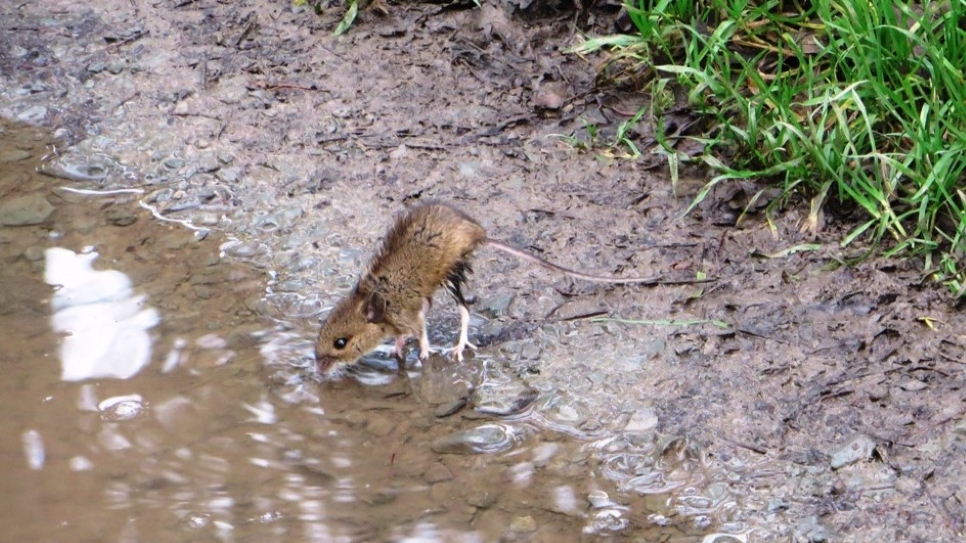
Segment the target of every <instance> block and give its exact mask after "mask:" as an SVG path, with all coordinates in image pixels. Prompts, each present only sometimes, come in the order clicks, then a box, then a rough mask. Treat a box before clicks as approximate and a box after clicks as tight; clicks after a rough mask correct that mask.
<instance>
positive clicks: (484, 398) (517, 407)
mask: <svg viewBox="0 0 966 543" xmlns="http://www.w3.org/2000/svg"><path fill="white" fill-rule="evenodd" d="M538 396H539V393H538V392H537V391H536V390H533V389H531V388H529V387H527V386H525V385H523V384H522V383H520V382H519V381H513V382H509V383H496V382H493V383H486V384H484V385H481V386H479V387H477V388H476V390H474V391H473V405H474V407H475V409H476V411H478V412H480V413H486V414H488V415H496V416H499V417H506V416H510V415H516V414H517V413H520V412H521V411H523V410H525V409H526V408H528V407H530V406H531V405H532V404H533V402H534V401H535V400H536V399H537V397H538Z"/></svg>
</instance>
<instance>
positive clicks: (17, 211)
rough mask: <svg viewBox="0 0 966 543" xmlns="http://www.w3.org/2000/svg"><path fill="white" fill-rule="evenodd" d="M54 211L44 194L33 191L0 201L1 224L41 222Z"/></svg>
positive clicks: (26, 224)
mask: <svg viewBox="0 0 966 543" xmlns="http://www.w3.org/2000/svg"><path fill="white" fill-rule="evenodd" d="M53 213H54V206H52V205H50V202H48V201H47V198H45V197H44V195H43V194H40V193H33V194H27V195H25V196H19V197H16V198H11V199H9V200H6V201H3V202H0V224H2V225H4V226H28V225H33V224H41V223H43V222H44V221H46V220H47V219H48V218H50V216H51V215H52V214H53Z"/></svg>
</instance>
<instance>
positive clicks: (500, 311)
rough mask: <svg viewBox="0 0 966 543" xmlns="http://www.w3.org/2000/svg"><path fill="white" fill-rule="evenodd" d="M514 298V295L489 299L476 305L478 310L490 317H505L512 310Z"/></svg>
mask: <svg viewBox="0 0 966 543" xmlns="http://www.w3.org/2000/svg"><path fill="white" fill-rule="evenodd" d="M513 298H514V295H512V294H508V295H506V296H497V297H495V298H488V299H486V300H484V301H482V302H481V303H478V304H476V310H477V311H479V312H481V313H483V314H484V315H487V316H490V317H496V316H499V315H505V314H506V312H507V310H509V308H510V304H512V303H513Z"/></svg>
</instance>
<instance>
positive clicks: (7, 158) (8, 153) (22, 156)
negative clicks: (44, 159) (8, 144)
mask: <svg viewBox="0 0 966 543" xmlns="http://www.w3.org/2000/svg"><path fill="white" fill-rule="evenodd" d="M28 158H30V153H29V152H27V151H24V150H23V149H5V150H3V151H0V162H19V161H21V160H26V159H28Z"/></svg>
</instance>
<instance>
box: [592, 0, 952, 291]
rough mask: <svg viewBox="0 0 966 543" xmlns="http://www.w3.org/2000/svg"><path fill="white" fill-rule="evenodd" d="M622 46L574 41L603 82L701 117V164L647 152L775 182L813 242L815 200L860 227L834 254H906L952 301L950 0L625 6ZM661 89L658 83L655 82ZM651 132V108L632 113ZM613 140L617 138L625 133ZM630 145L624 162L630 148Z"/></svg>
mask: <svg viewBox="0 0 966 543" xmlns="http://www.w3.org/2000/svg"><path fill="white" fill-rule="evenodd" d="M626 7H627V12H628V15H629V16H630V19H631V21H632V22H633V23H634V26H635V28H636V30H637V34H635V35H633V36H628V35H620V36H605V37H599V38H592V39H587V40H586V41H585V42H584V43H582V44H581V45H580V46H578V47H577V48H575V49H574V51H575V52H577V53H581V54H584V53H590V52H594V51H599V50H604V51H607V62H606V64H605V66H604V68H605V70H604V72H611V73H613V72H614V71H615V68H617V70H616V71H618V72H619V73H620V74H622V75H621V82H622V83H628V82H630V83H632V84H635V85H637V86H638V87H639V88H641V89H644V88H651V89H653V88H656V87H655V85H661V86H666V85H674V86H675V87H676V88H678V89H683V90H684V92H686V95H687V99H688V104H689V106H690V107H691V108H692V109H693V110H694V111H695V112H697V113H698V114H700V115H701V116H702V117H703V118H704V119H705V121H706V122H705V123H704V124H703V126H705V127H706V129H705V132H704V133H701V134H692V135H691V137H694V138H697V139H699V140H700V141H701V143H702V144H703V146H702V147H701V149H702V151H701V153H702V154H701V155H699V156H696V157H686V156H681V153H679V152H677V151H675V149H673V148H672V146H671V144H669V143H668V141H669V140H667V139H666V138H665V137H663V135H661V136H659V137H657V138H656V140H657V142H658V146H659V149H658V151H659V152H660V153H662V154H664V155H666V156H667V157H668V158H669V160H672V161H673V163H672V164H673V165H676V164H677V162H678V161H684V160H691V161H697V162H702V163H704V164H707V165H708V166H710V167H711V168H712V169H713V170H714V171H715V172H716V175H715V177H713V178H712V179H711V181H710V182H709V183H708V184H707V185H706V186H705V187H704V188H703V190H701V191H700V192H699V194H698V196H697V198H696V199H695V200H694V202H692V205H691V207H690V208H689V210H690V209H693V207H694V206H695V205H697V204H698V203H700V201H701V200H702V199H704V198H705V197H706V196H707V195H708V193H709V192H710V191H711V189H712V188H714V186H716V185H718V184H720V183H724V182H727V181H730V180H735V179H759V180H767V181H771V182H774V183H777V184H779V185H780V186H781V188H782V190H783V192H784V195H785V197H784V198H781V199H779V200H776V202H784V201H787V197H788V196H790V195H792V194H796V193H797V194H804V195H806V196H808V197H809V198H811V208H810V213H809V218H808V220H807V221H806V224H804V225H803V229H808V230H812V231H816V230H817V229H818V228H819V227H820V224H821V220H820V213H821V211H822V209H823V208H824V207H825V206H826V205H827V204H828V203H829V202H831V201H836V202H839V203H845V204H851V205H854V206H856V207H857V208H858V209H859V210H861V211H862V212H863V214H864V215H865V217H866V219H865V221H864V222H862V223H861V224H860V225H858V226H857V227H856V228H855V229H854V230H853V231H852V232H851V233H850V234H849V235H848V236H846V237H845V238H844V239H843V240H842V243H843V245H848V244H849V243H851V242H853V241H855V240H856V239H858V238H864V239H867V240H870V241H872V242H873V243H874V244H879V243H880V242H882V245H881V247H884V248H885V252H886V254H887V255H920V256H922V257H924V259H925V265H926V271H927V273H929V274H932V275H933V277H934V278H936V279H938V280H940V281H943V282H945V283H946V284H948V285H949V287H950V288H951V290H952V291H953V292H954V293H956V295H957V296H962V295H963V294H964V291H966V273H964V271H966V270H964V264H963V257H964V253H966V240H964V232H966V186H964V170H966V153H964V148H966V78H964V67H966V0H945V1H930V0H925V1H922V2H918V3H915V2H909V1H897V2H884V1H882V0H869V1H866V2H849V1H842V0H812V1H811V2H796V1H779V0H771V1H758V0H744V1H742V0H737V1H736V0H703V1H699V2H693V1H683V0H636V3H634V4H632V5H627V6H626ZM662 88H663V87H662ZM648 114H649V116H648V117H645V118H647V119H649V120H650V121H651V122H652V123H653V125H654V127H655V131H656V132H658V133H660V131H661V127H662V126H663V125H662V123H661V117H660V115H661V112H660V111H659V108H653V107H652V108H651V111H649V112H646V111H642V112H641V113H640V114H639V115H648ZM626 131H627V130H626V129H625V130H624V131H623V132H624V133H626ZM624 140H625V141H624V142H623V144H624V145H625V146H627V145H628V143H630V146H631V148H632V149H633V150H634V152H636V153H639V152H640V150H639V149H637V147H635V146H633V143H632V142H630V141H629V140H628V139H627V138H624Z"/></svg>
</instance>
